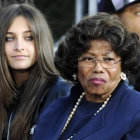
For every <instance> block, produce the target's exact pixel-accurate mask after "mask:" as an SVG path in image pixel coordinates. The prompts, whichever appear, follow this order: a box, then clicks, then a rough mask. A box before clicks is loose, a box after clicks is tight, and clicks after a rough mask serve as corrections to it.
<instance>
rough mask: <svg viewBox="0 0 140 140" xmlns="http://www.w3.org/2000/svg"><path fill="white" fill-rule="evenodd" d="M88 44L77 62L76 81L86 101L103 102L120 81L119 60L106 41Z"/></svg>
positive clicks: (95, 41)
mask: <svg viewBox="0 0 140 140" xmlns="http://www.w3.org/2000/svg"><path fill="white" fill-rule="evenodd" d="M90 44H91V47H90V49H89V50H88V51H87V52H85V53H84V54H82V55H81V57H80V58H79V60H78V79H79V81H80V83H81V85H82V87H83V88H84V90H85V93H86V99H87V100H88V101H91V102H103V101H104V100H105V99H106V98H107V97H108V96H109V95H110V94H111V93H112V92H113V90H114V89H115V88H116V87H117V85H118V83H119V82H120V80H121V79H120V74H121V61H120V60H121V58H120V57H118V56H117V55H116V54H115V52H113V51H112V47H111V45H110V44H109V43H108V42H107V41H103V40H93V41H91V42H90Z"/></svg>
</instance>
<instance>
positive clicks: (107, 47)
mask: <svg viewBox="0 0 140 140" xmlns="http://www.w3.org/2000/svg"><path fill="white" fill-rule="evenodd" d="M88 51H93V52H95V51H101V52H104V53H105V52H110V51H112V46H111V44H110V43H109V42H107V41H105V40H92V41H90V48H89V50H88Z"/></svg>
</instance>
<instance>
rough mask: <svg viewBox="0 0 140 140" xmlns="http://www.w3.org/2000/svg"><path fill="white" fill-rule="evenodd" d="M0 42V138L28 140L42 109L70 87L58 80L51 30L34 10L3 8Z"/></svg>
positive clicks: (22, 5) (25, 5) (0, 17)
mask: <svg viewBox="0 0 140 140" xmlns="http://www.w3.org/2000/svg"><path fill="white" fill-rule="evenodd" d="M0 42H1V43H0V139H1V140H29V139H31V137H32V134H33V131H34V128H35V125H34V124H36V120H37V118H38V117H39V115H40V112H41V111H43V108H45V107H46V106H47V105H48V104H49V103H50V102H52V101H53V100H55V99H57V98H59V97H61V96H65V95H67V94H69V91H70V88H71V86H72V84H71V83H70V82H68V81H66V80H64V79H62V78H61V77H59V72H58V71H57V70H56V68H55V65H54V55H53V40H52V35H51V31H50V29H49V26H48V24H47V22H46V20H45V18H44V17H43V15H42V14H41V12H40V11H39V10H37V9H36V8H35V7H32V6H30V5H28V4H13V5H10V6H8V7H6V8H3V10H1V12H0Z"/></svg>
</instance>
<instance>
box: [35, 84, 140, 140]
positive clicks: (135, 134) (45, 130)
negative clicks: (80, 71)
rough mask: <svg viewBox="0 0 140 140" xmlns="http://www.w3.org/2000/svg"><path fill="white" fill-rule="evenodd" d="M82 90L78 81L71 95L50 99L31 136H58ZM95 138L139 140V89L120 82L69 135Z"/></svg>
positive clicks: (54, 139) (41, 139)
mask: <svg viewBox="0 0 140 140" xmlns="http://www.w3.org/2000/svg"><path fill="white" fill-rule="evenodd" d="M82 91H83V89H82V87H81V85H80V84H78V85H75V86H74V87H73V88H72V90H71V95H70V96H68V97H62V98H61V99H58V100H56V101H54V102H53V103H51V104H50V105H49V106H48V107H47V108H46V109H45V110H44V111H43V112H42V114H41V115H40V117H39V119H38V121H37V127H36V128H35V134H34V136H33V140H58V138H59V135H60V133H61V131H62V128H63V126H64V124H65V122H66V120H67V118H68V115H69V114H70V112H71V109H72V108H73V105H74V104H75V102H76V100H77V99H78V98H79V96H80V94H81V93H82ZM77 119H78V118H77ZM73 125H74V124H73ZM94 139H95V140H140V93H138V92H137V91H134V90H132V89H129V88H128V87H127V86H126V85H125V83H124V82H121V83H120V84H119V87H117V90H116V91H115V92H114V93H113V95H112V97H111V98H110V100H109V102H108V104H107V105H106V106H105V108H104V109H102V110H101V111H100V112H99V113H98V114H97V115H96V116H94V117H93V118H92V119H90V120H89V121H88V122H87V123H86V124H85V125H84V127H82V128H81V129H80V130H79V131H78V132H77V133H76V135H75V136H74V137H73V138H72V140H94Z"/></svg>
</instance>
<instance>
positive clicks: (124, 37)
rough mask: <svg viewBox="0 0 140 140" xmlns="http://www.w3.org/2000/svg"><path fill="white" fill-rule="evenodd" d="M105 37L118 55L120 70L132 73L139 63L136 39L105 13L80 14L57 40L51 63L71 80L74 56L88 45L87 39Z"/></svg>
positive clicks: (79, 54)
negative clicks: (61, 38)
mask: <svg viewBox="0 0 140 140" xmlns="http://www.w3.org/2000/svg"><path fill="white" fill-rule="evenodd" d="M94 39H99V40H105V41H107V42H109V43H110V44H111V46H112V49H113V51H114V52H115V53H116V54H117V55H118V56H120V57H121V64H122V66H121V67H122V71H123V72H124V73H126V74H127V75H132V74H134V73H135V71H136V68H137V66H138V65H139V61H140V60H139V58H140V43H139V38H138V36H137V35H136V34H135V33H131V32H129V31H127V30H126V28H125V27H124V26H123V24H122V23H121V21H120V20H119V19H117V18H115V17H114V16H112V15H109V14H107V13H97V14H96V15H95V16H91V17H88V16H86V17H84V18H83V19H82V20H81V21H80V22H79V23H78V24H77V25H75V26H73V27H72V28H71V29H70V30H69V31H68V32H67V33H66V38H65V40H64V41H63V42H62V43H60V45H59V46H58V50H57V51H56V56H55V65H56V67H57V69H58V70H59V71H60V73H61V75H62V76H63V77H64V78H66V79H69V80H71V81H73V77H72V75H73V73H77V63H78V61H77V59H78V57H80V56H81V54H82V53H84V52H86V51H87V50H88V49H89V48H90V41H91V40H94Z"/></svg>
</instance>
